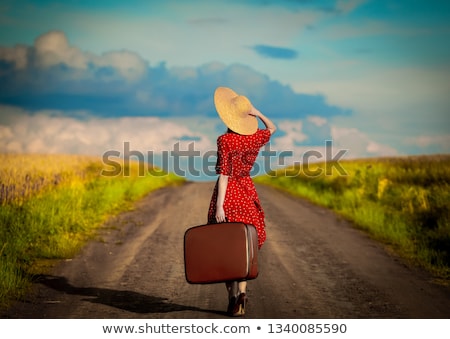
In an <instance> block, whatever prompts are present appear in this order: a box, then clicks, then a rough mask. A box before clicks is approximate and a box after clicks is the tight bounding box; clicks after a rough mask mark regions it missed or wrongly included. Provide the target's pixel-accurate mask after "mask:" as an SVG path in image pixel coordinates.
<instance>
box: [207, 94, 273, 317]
mask: <svg viewBox="0 0 450 339" xmlns="http://www.w3.org/2000/svg"><path fill="white" fill-rule="evenodd" d="M214 104H215V106H216V110H217V113H218V114H219V116H220V118H221V119H222V121H223V122H224V124H225V125H226V126H227V127H228V130H227V132H226V133H225V134H223V135H221V136H219V137H218V139H217V164H216V173H217V174H219V178H218V179H217V183H216V186H215V188H214V192H213V194H212V198H211V203H210V207H209V211H208V223H215V222H225V221H228V222H244V223H247V224H252V225H254V226H255V227H256V229H257V233H258V248H261V246H262V245H263V243H264V241H265V240H266V231H265V224H264V211H263V209H262V208H261V204H260V201H259V197H258V194H257V192H256V189H255V185H254V184H253V181H252V179H251V178H250V171H251V169H252V167H253V164H254V163H255V160H256V157H257V156H258V153H259V150H260V148H261V147H262V146H264V145H265V144H266V143H267V142H268V141H269V139H270V137H271V135H272V134H273V133H274V132H275V130H276V127H275V125H274V123H273V122H272V121H271V120H270V119H269V118H267V117H266V116H264V115H263V114H262V113H261V112H260V111H259V110H257V109H256V108H255V107H253V105H252V104H251V102H250V101H249V100H248V98H246V97H245V96H242V95H238V94H237V93H235V92H234V91H233V90H231V89H230V88H226V87H219V88H217V89H216V91H215V93H214ZM257 118H259V119H260V120H261V121H262V122H263V124H264V125H265V127H266V128H265V129H258V119H257ZM226 288H227V291H228V300H229V303H228V309H227V312H228V314H230V315H233V316H241V315H244V314H245V306H246V303H247V300H248V299H247V296H246V288H247V282H246V281H233V282H227V283H226Z"/></svg>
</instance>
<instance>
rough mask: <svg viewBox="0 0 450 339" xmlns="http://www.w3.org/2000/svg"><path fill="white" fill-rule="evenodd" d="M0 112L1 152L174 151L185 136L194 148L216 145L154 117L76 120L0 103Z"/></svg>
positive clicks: (200, 136)
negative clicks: (174, 147)
mask: <svg viewBox="0 0 450 339" xmlns="http://www.w3.org/2000/svg"><path fill="white" fill-rule="evenodd" d="M0 112H1V113H2V116H3V117H2V118H1V119H0V152H14V153H71V154H95V155H101V154H103V153H104V152H106V151H108V150H117V151H120V152H122V153H123V150H124V143H125V142H129V146H130V149H132V150H136V151H140V152H142V153H143V154H147V152H148V151H153V152H155V154H156V153H160V152H161V151H163V150H173V146H174V145H175V144H176V143H177V142H180V140H181V143H180V149H187V146H186V144H187V142H183V141H182V140H184V138H186V137H187V138H195V140H197V141H196V142H195V147H196V150H200V151H204V150H211V149H213V148H214V147H215V145H213V144H212V143H211V142H210V140H209V139H208V137H207V136H206V135H205V134H202V133H199V132H196V131H193V130H191V129H190V128H187V127H186V126H183V125H181V124H177V123H174V122H173V121H170V120H167V119H161V118H156V117H141V118H130V117H128V118H116V119H111V118H108V119H101V118H91V119H85V120H79V119H76V118H72V117H65V116H62V114H60V115H59V116H58V115H57V116H55V114H54V113H55V112H52V114H51V115H50V114H49V112H48V111H40V112H35V113H33V114H29V113H28V112H26V111H24V110H20V109H16V108H13V107H7V106H0ZM5 113H6V114H5ZM4 117H7V118H4ZM183 147H184V148H183Z"/></svg>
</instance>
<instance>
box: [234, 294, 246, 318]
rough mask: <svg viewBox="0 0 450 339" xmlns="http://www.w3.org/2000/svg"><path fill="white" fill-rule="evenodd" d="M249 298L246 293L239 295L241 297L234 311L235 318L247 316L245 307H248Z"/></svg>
mask: <svg viewBox="0 0 450 339" xmlns="http://www.w3.org/2000/svg"><path fill="white" fill-rule="evenodd" d="M247 302H248V298H247V296H246V294H245V293H241V294H239V297H238V298H237V301H236V304H235V307H234V310H233V316H234V317H240V316H243V315H244V314H245V306H247Z"/></svg>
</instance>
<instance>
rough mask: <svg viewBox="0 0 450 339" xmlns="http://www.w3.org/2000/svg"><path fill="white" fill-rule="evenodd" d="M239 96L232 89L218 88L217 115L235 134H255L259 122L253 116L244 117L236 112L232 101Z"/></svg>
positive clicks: (216, 97)
mask: <svg viewBox="0 0 450 339" xmlns="http://www.w3.org/2000/svg"><path fill="white" fill-rule="evenodd" d="M237 96H239V95H238V94H237V93H236V92H235V91H233V90H232V89H230V88H227V87H218V88H217V89H216V91H215V92H214V105H215V106H216V110H217V113H218V114H219V117H220V119H221V120H222V121H223V123H224V124H225V125H226V126H227V127H228V128H229V129H231V130H232V131H233V132H236V133H239V134H243V135H250V134H254V133H255V132H256V131H257V130H258V120H257V119H256V117H255V116H253V115H249V114H247V115H245V116H242V114H240V113H239V112H236V110H235V106H234V105H233V104H232V100H233V99H234V98H236V97H237ZM247 100H248V99H247ZM249 102H250V101H249Z"/></svg>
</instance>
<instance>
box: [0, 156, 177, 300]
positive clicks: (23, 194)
mask: <svg viewBox="0 0 450 339" xmlns="http://www.w3.org/2000/svg"><path fill="white" fill-rule="evenodd" d="M119 162H120V168H121V169H122V171H121V172H120V173H115V175H114V176H112V175H109V176H108V175H105V174H111V173H113V171H112V170H113V169H112V168H111V166H107V165H104V164H103V163H102V161H101V159H100V158H94V157H87V156H74V155H12V154H8V155H5V154H3V155H0V227H1V228H0V306H6V305H7V303H8V300H11V299H13V298H14V299H15V298H20V297H21V296H22V295H23V294H24V293H25V292H26V290H27V288H28V286H29V283H30V279H31V277H32V275H33V274H36V273H43V272H40V270H42V269H44V265H40V263H42V262H44V261H48V260H52V259H62V258H70V257H72V256H73V255H74V254H75V253H76V252H77V251H78V250H79V249H80V247H81V246H82V245H83V244H84V243H85V241H86V240H88V239H89V238H90V237H92V236H93V235H94V234H95V230H96V229H98V227H100V226H101V225H102V224H103V223H104V222H105V221H106V220H107V218H109V217H111V216H112V215H114V214H117V213H118V212H120V211H124V210H127V209H129V208H131V206H132V202H134V201H136V200H137V199H139V198H141V197H142V196H144V195H145V194H147V193H149V192H151V191H152V190H155V189H157V188H160V187H163V186H166V185H171V184H178V183H181V182H182V181H183V179H181V178H179V177H176V176H173V175H156V176H155V175H149V174H148V173H146V172H144V173H143V172H142V166H141V168H139V166H138V164H137V163H135V162H129V163H123V161H122V160H119V159H116V164H117V166H116V167H115V168H114V170H117V168H119V166H118V164H119ZM140 170H141V171H140ZM158 173H159V174H161V173H162V172H158ZM140 174H143V175H140Z"/></svg>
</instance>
